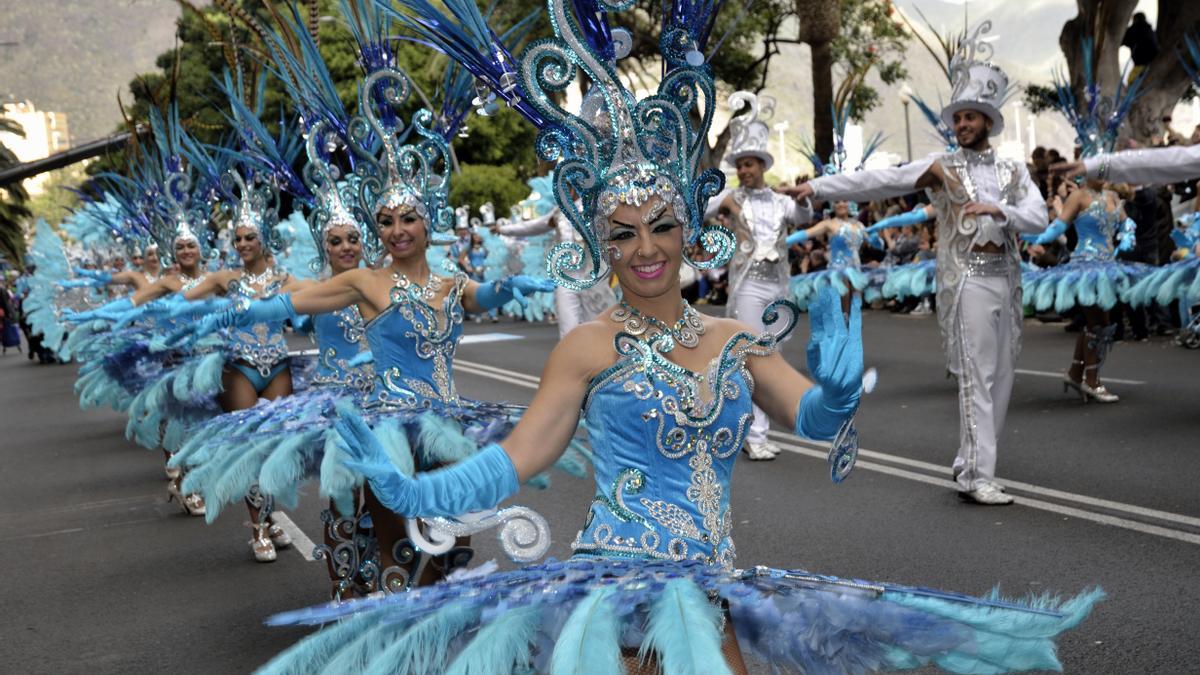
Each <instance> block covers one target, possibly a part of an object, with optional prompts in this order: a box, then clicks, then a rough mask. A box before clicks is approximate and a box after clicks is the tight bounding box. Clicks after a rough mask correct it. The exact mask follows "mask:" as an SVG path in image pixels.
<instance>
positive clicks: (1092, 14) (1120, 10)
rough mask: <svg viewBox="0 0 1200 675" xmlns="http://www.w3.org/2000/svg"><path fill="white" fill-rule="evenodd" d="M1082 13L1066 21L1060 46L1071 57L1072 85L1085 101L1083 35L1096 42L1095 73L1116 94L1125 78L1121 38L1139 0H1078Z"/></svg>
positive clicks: (1107, 93) (1104, 88)
mask: <svg viewBox="0 0 1200 675" xmlns="http://www.w3.org/2000/svg"><path fill="white" fill-rule="evenodd" d="M1077 4H1078V5H1079V14H1078V15H1076V17H1075V18H1074V19H1071V20H1070V21H1068V22H1067V23H1066V24H1064V25H1063V29H1062V32H1061V33H1059V36H1058V46H1059V47H1061V48H1062V51H1063V54H1064V55H1065V56H1066V57H1067V64H1068V69H1069V70H1070V76H1071V88H1072V89H1074V90H1075V95H1076V97H1077V99H1078V100H1080V101H1082V100H1083V97H1082V94H1083V87H1084V76H1083V74H1084V65H1083V39H1084V38H1092V40H1093V42H1094V47H1093V49H1094V50H1095V52H1094V53H1095V57H1094V58H1095V60H1096V64H1095V66H1096V69H1095V72H1094V75H1093V76H1094V77H1095V78H1096V82H1097V83H1098V84H1099V85H1100V91H1101V92H1102V93H1103V94H1104V95H1105V96H1112V95H1113V94H1114V93H1115V92H1116V90H1117V82H1118V81H1120V78H1121V66H1120V63H1119V52H1120V49H1121V38H1123V37H1124V36H1125V28H1126V27H1128V26H1129V19H1130V17H1132V16H1133V9H1134V8H1135V7H1136V6H1137V0H1077Z"/></svg>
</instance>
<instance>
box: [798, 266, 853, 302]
mask: <svg viewBox="0 0 1200 675" xmlns="http://www.w3.org/2000/svg"><path fill="white" fill-rule="evenodd" d="M867 283H868V280H867V275H866V274H864V273H863V272H862V270H860V269H858V268H856V267H842V268H838V269H833V268H828V269H823V270H821V271H819V272H809V273H808V274H797V275H796V276H794V277H792V280H791V283H790V284H789V290H790V292H791V296H792V302H795V303H796V305H798V306H799V307H800V309H807V308H808V303H810V302H812V300H813V299H814V298H816V297H817V293H818V292H820V290H821V289H822V288H826V287H829V288H832V289H833V290H835V291H837V293H838V295H843V296H844V295H846V294H847V293H850V292H851V291H852V290H853V291H862V290H863V289H865V288H866V287H867Z"/></svg>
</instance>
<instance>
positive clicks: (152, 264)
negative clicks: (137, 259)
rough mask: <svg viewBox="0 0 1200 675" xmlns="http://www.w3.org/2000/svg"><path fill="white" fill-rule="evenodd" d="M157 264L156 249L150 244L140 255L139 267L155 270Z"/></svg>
mask: <svg viewBox="0 0 1200 675" xmlns="http://www.w3.org/2000/svg"><path fill="white" fill-rule="evenodd" d="M158 265H159V260H158V249H156V248H154V247H153V246H150V247H148V248H147V249H146V253H145V255H143V256H142V264H141V267H142V269H145V270H156V269H158Z"/></svg>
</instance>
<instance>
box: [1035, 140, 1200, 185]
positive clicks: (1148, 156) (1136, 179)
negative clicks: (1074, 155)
mask: <svg viewBox="0 0 1200 675" xmlns="http://www.w3.org/2000/svg"><path fill="white" fill-rule="evenodd" d="M1050 170H1051V171H1052V172H1054V173H1061V174H1063V175H1064V176H1065V177H1067V178H1074V177H1076V176H1082V175H1087V177H1088V178H1100V179H1102V180H1109V181H1113V182H1115V183H1137V184H1141V185H1163V184H1166V183H1177V182H1179V181H1181V180H1190V179H1194V178H1200V145H1175V146H1171V147H1169V148H1142V149H1137V150H1126V151H1124V152H1116V153H1105V154H1100V155H1096V156H1095V157H1089V158H1087V159H1085V160H1083V161H1081V162H1080V161H1075V162H1060V163H1058V164H1055V165H1053V166H1051V167H1050Z"/></svg>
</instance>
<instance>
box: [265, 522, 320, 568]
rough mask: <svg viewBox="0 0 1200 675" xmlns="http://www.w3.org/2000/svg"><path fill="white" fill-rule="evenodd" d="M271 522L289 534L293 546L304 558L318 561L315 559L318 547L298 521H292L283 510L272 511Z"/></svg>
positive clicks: (309, 560)
mask: <svg viewBox="0 0 1200 675" xmlns="http://www.w3.org/2000/svg"><path fill="white" fill-rule="evenodd" d="M271 522H272V523H275V524H276V525H278V526H279V527H281V528H283V531H284V532H287V535H288V536H289V537H291V538H292V548H293V549H295V550H296V553H299V554H300V557H301V558H304V559H305V560H306V561H308V562H316V560H314V559H313V550H314V549H316V548H317V547H316V545H314V544H313V542H312V539H309V538H308V535H306V534H304V530H301V529H300V527H299V526H298V525H296V523H294V522H292V519H291V518H288V515H287V514H286V513H284V512H282V511H274V512H272V513H271Z"/></svg>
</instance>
